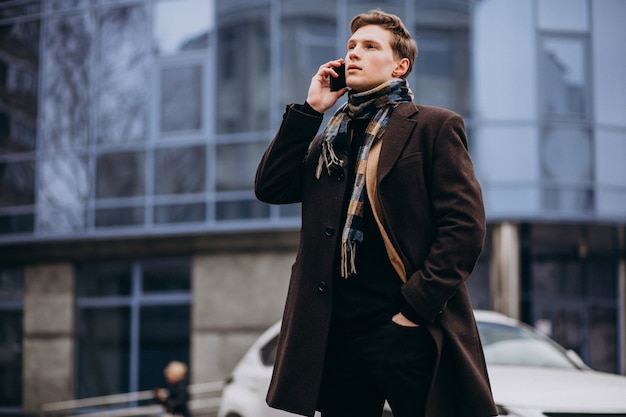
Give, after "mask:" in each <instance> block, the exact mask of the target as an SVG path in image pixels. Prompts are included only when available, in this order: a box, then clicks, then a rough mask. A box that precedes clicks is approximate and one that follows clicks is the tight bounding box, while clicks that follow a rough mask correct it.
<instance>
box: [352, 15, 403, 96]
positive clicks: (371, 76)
mask: <svg viewBox="0 0 626 417" xmlns="http://www.w3.org/2000/svg"><path fill="white" fill-rule="evenodd" d="M391 41H392V34H391V32H389V31H388V30H386V29H383V28H382V27H380V26H377V25H367V26H363V27H361V28H359V29H358V30H357V31H356V32H354V33H353V34H352V36H351V37H350V39H348V45H347V47H348V52H347V54H346V58H345V63H346V84H347V85H348V87H350V88H352V89H353V90H355V91H357V92H363V91H367V90H371V89H372V88H374V87H378V86H379V85H381V84H382V83H384V82H387V81H389V80H391V79H392V78H396V77H400V76H401V75H403V74H404V72H406V68H405V69H404V70H402V68H403V64H402V60H400V59H397V58H396V57H395V56H394V53H393V50H392V49H391ZM405 59H406V58H405ZM407 61H408V60H407Z"/></svg>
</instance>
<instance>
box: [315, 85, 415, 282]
mask: <svg viewBox="0 0 626 417" xmlns="http://www.w3.org/2000/svg"><path fill="white" fill-rule="evenodd" d="M411 101H413V93H412V92H411V89H410V88H409V85H408V83H407V81H406V80H403V79H399V78H394V79H392V80H390V81H388V82H386V83H384V84H381V85H380V86H378V87H376V88H374V89H372V90H369V91H365V92H362V93H356V92H354V91H350V92H349V93H348V101H347V103H344V104H343V105H342V106H341V107H340V108H339V109H338V110H337V112H336V113H335V114H334V116H333V117H332V118H331V119H330V121H329V122H328V124H327V125H326V128H325V129H324V132H323V133H322V139H321V146H322V153H321V155H320V159H319V161H318V165H317V170H316V173H315V176H316V177H317V178H318V179H319V178H320V176H321V173H322V171H323V169H324V167H325V168H326V171H327V172H328V175H329V176H332V175H333V174H334V173H335V172H336V171H338V170H342V169H343V165H344V162H343V160H341V159H340V158H339V157H337V154H336V153H335V149H334V146H335V144H336V143H348V141H349V140H350V139H351V138H349V137H348V122H349V121H350V120H351V119H353V118H362V119H370V122H369V123H368V125H367V128H366V129H365V139H364V141H363V145H361V147H360V148H359V151H358V154H357V161H356V175H355V179H354V185H353V186H352V193H351V194H350V202H349V204H348V212H347V215H346V222H345V224H344V227H343V232H342V235H341V276H342V277H343V278H349V277H350V276H353V275H356V247H357V245H358V244H359V243H361V242H362V241H363V203H364V201H365V168H366V166H367V158H368V156H369V152H370V149H371V147H372V145H373V144H374V142H375V141H376V140H378V139H379V138H381V137H382V136H383V134H384V132H385V128H386V127H387V123H388V122H389V118H390V116H391V113H392V112H393V110H394V109H395V107H396V106H397V105H398V104H399V103H401V102H411Z"/></svg>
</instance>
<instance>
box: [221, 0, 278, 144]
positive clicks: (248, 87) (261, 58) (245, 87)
mask: <svg viewBox="0 0 626 417" xmlns="http://www.w3.org/2000/svg"><path fill="white" fill-rule="evenodd" d="M269 20H270V18H269V10H268V11H267V12H266V11H265V10H259V9H250V10H249V11H247V12H242V13H241V14H240V16H238V18H237V22H236V23H235V24H229V23H225V24H222V25H221V27H220V28H219V35H218V61H217V62H218V64H217V106H216V108H217V131H218V132H219V133H232V132H251V131H259V130H267V129H269V119H270V117H269V116H270V96H271V91H270V29H269V24H270V23H269ZM218 21H220V19H219V16H218Z"/></svg>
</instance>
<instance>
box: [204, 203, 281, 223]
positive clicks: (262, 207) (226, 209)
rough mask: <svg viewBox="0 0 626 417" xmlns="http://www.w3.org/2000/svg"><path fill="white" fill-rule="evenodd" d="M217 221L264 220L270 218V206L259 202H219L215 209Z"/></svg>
mask: <svg viewBox="0 0 626 417" xmlns="http://www.w3.org/2000/svg"><path fill="white" fill-rule="evenodd" d="M215 213H216V214H215V218H216V219H217V220H223V221H228V220H242V219H262V218H267V217H269V213H270V206H269V205H267V204H263V203H261V202H260V201H258V200H253V199H250V200H244V201H227V202H218V203H217V204H216V207H215Z"/></svg>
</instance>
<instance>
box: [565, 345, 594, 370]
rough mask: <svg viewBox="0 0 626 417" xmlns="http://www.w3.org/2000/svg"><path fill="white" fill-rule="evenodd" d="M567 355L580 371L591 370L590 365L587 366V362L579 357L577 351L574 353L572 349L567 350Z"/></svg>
mask: <svg viewBox="0 0 626 417" xmlns="http://www.w3.org/2000/svg"><path fill="white" fill-rule="evenodd" d="M565 354H566V355H567V357H568V358H569V360H571V361H572V362H574V363H575V364H576V366H578V367H579V368H580V369H591V368H589V365H587V364H586V363H585V361H583V359H582V358H581V357H580V355H578V353H576V351H574V350H572V349H567V351H566V352H565Z"/></svg>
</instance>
